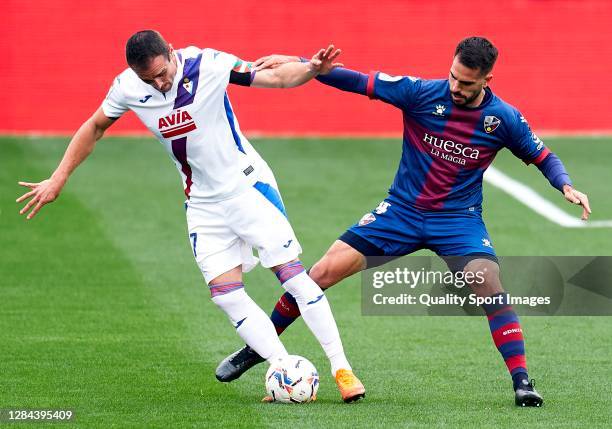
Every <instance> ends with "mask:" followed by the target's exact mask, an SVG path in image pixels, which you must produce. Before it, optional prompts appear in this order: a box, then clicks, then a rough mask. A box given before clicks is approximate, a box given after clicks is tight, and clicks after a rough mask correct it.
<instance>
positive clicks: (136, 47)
mask: <svg viewBox="0 0 612 429" xmlns="http://www.w3.org/2000/svg"><path fill="white" fill-rule="evenodd" d="M160 55H164V56H165V57H166V58H168V59H170V45H168V42H166V41H165V40H164V38H163V37H162V35H161V34H159V33H158V32H157V31H155V30H143V31H139V32H137V33H134V34H132V36H131V37H130V38H129V39H128V41H127V43H126V44H125V59H126V60H127V63H128V65H129V66H130V67H131V68H133V69H137V70H144V69H146V68H147V67H148V66H149V62H150V61H151V60H152V59H153V58H155V57H158V56H160Z"/></svg>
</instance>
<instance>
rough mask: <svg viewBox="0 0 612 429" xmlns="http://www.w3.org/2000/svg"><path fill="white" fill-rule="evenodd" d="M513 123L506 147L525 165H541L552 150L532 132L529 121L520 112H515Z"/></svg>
mask: <svg viewBox="0 0 612 429" xmlns="http://www.w3.org/2000/svg"><path fill="white" fill-rule="evenodd" d="M513 116H514V117H513V118H512V119H513V122H512V123H511V129H510V132H509V133H508V137H507V138H506V141H505V146H506V147H507V148H508V149H510V150H511V151H512V153H513V154H514V155H515V156H516V157H517V158H520V159H522V160H523V162H524V163H525V164H536V165H537V164H539V163H540V162H542V161H543V160H544V158H546V156H548V154H549V153H550V150H549V149H548V148H547V147H546V145H544V142H543V141H542V140H540V138H539V137H538V136H537V135H536V134H535V133H534V132H533V131H531V128H530V127H529V124H528V123H527V120H526V119H525V117H524V116H523V115H521V113H520V112H519V111H514V112H513Z"/></svg>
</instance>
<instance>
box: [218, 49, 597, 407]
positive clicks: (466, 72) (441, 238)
mask: <svg viewBox="0 0 612 429" xmlns="http://www.w3.org/2000/svg"><path fill="white" fill-rule="evenodd" d="M496 59H497V49H496V48H495V47H494V46H493V44H491V42H489V41H488V40H487V39H485V38H482V37H469V38H467V39H464V40H462V41H461V42H460V43H459V45H458V46H457V48H456V51H455V55H454V58H453V63H452V65H451V68H450V73H449V77H448V79H438V80H424V79H419V78H415V77H410V76H389V75H387V74H384V73H370V74H369V75H365V74H362V73H359V72H356V71H352V70H347V69H344V68H338V69H336V70H333V71H332V72H330V73H329V74H327V75H324V76H319V77H318V80H320V81H321V82H323V83H324V84H327V85H330V86H333V87H336V88H338V89H341V90H344V91H349V92H354V93H357V94H362V95H367V96H368V97H370V98H372V99H378V100H381V101H383V102H385V103H389V104H392V105H393V106H395V107H397V108H399V109H401V110H402V113H403V119H404V136H403V151H402V158H401V160H400V164H399V169H398V172H397V174H396V176H395V180H394V182H393V184H392V185H391V188H390V189H389V194H388V196H387V198H385V200H384V201H383V202H382V203H380V205H379V206H378V207H377V208H376V209H375V210H373V211H372V212H370V213H367V214H366V215H365V216H363V217H362V218H361V220H360V221H359V222H358V223H357V224H355V225H353V226H352V227H350V228H349V229H348V230H347V231H346V232H345V233H344V234H342V236H341V237H340V238H339V239H338V240H337V241H336V242H335V243H334V244H333V245H332V246H331V248H330V249H329V250H328V251H327V253H326V254H325V255H324V256H323V258H321V260H319V261H318V262H317V263H316V264H315V265H314V266H313V267H312V268H311V269H310V272H309V274H310V276H311V277H312V279H313V280H314V281H315V282H316V283H317V284H319V286H321V288H323V289H326V288H328V287H330V286H332V285H334V284H336V283H338V282H339V281H341V280H342V279H344V278H346V277H348V276H350V275H352V274H354V273H357V272H359V271H361V270H364V269H366V268H368V257H372V256H384V257H399V256H403V255H407V254H410V253H412V252H415V251H416V250H419V249H423V248H425V249H430V250H432V251H434V252H435V253H436V254H438V255H439V256H441V257H443V258H444V259H446V260H447V262H448V261H451V260H452V261H453V262H452V263H451V262H449V267H450V268H451V269H452V270H463V271H465V272H473V273H484V279H485V281H484V284H479V285H471V289H472V291H473V293H475V294H477V295H478V296H486V297H490V296H493V297H497V298H496V299H494V300H493V301H494V302H496V303H495V304H491V305H483V307H484V312H485V314H486V315H487V318H488V322H489V327H490V329H491V334H492V337H493V341H494V342H495V345H496V347H497V348H498V350H499V352H500V353H501V355H502V357H503V359H504V361H505V363H506V366H507V368H508V371H509V372H510V375H511V377H512V380H513V387H514V391H515V403H516V404H517V405H520V406H541V405H542V403H543V399H542V397H541V396H540V395H539V394H538V392H536V391H535V389H534V388H533V383H532V381H530V379H529V377H528V375H527V363H526V358H525V345H524V341H523V331H522V328H521V325H520V323H519V319H518V317H517V315H516V313H515V311H514V310H513V308H512V306H511V305H509V303H508V300H507V295H506V294H505V292H504V290H503V288H502V285H501V282H500V279H499V266H498V262H497V258H496V255H495V250H494V249H493V245H492V244H491V239H490V237H489V234H488V232H487V229H486V227H485V224H484V222H483V220H482V207H481V204H482V176H483V173H484V171H485V170H486V169H487V167H488V166H489V165H490V164H491V162H492V161H493V159H494V158H495V155H496V154H497V152H498V151H499V150H501V149H503V148H508V149H510V150H511V151H512V153H513V154H514V155H515V156H517V157H518V158H520V159H522V160H523V161H524V162H525V163H526V164H535V165H536V166H537V167H538V168H539V169H540V171H541V172H542V173H543V174H544V176H545V177H546V178H547V179H548V180H549V182H550V183H551V185H552V186H554V187H555V188H557V189H558V190H559V191H561V192H562V193H563V195H564V196H565V198H566V200H567V201H569V202H571V203H573V204H579V205H582V208H583V212H582V219H584V220H586V219H587V218H588V216H589V213H590V212H591V210H590V207H589V203H588V199H587V196H586V195H585V194H583V193H581V192H579V191H577V190H575V189H574V188H573V187H572V182H571V181H570V178H569V175H568V174H567V172H566V171H565V168H564V167H563V164H562V163H561V161H560V160H559V158H558V157H557V156H556V155H555V154H554V153H552V152H551V151H550V150H549V149H548V148H547V147H546V146H545V145H544V143H543V142H542V141H541V140H540V139H539V138H538V137H537V136H536V135H535V134H534V133H533V132H532V131H531V129H530V128H529V125H528V124H527V121H526V120H525V118H524V117H523V116H522V115H521V113H520V112H519V111H518V110H517V109H516V108H514V107H513V106H511V105H510V104H508V103H506V102H504V101H503V100H502V99H501V98H499V97H497V96H496V95H495V94H494V93H493V92H492V91H491V89H490V88H489V83H490V81H491V78H492V77H493V75H492V73H491V72H492V70H493V65H494V64H495V61H496ZM296 60H297V57H288V56H279V55H276V56H269V57H264V58H262V59H260V60H259V61H258V62H257V63H256V64H258V65H259V67H260V68H266V67H275V66H277V65H279V64H282V63H284V62H289V61H296ZM452 257H459V258H452ZM451 265H452V266H451ZM298 316H299V309H298V306H297V304H296V302H295V300H294V299H293V297H292V296H291V295H290V294H289V293H285V294H284V295H283V296H282V297H281V299H280V300H279V302H278V304H277V305H276V307H275V309H274V311H273V313H272V316H271V319H272V321H273V323H274V324H275V326H276V329H277V332H279V334H280V333H281V332H282V331H283V330H284V329H285V328H286V327H287V326H289V324H290V323H292V322H293V321H294V320H295V319H296V318H297V317H298ZM261 361H263V359H261V358H260V357H259V356H258V355H257V354H256V353H255V352H254V351H252V350H251V349H250V348H249V347H248V346H246V347H245V348H243V349H241V350H239V351H237V352H236V353H234V354H232V355H230V356H228V357H227V358H226V359H225V360H224V361H223V362H221V364H220V365H219V367H218V368H217V374H216V375H217V378H218V379H219V380H220V381H231V380H234V379H236V378H238V377H239V376H240V375H241V374H242V373H244V372H245V371H246V370H248V369H249V368H250V367H252V366H253V365H255V364H257V363H259V362H261Z"/></svg>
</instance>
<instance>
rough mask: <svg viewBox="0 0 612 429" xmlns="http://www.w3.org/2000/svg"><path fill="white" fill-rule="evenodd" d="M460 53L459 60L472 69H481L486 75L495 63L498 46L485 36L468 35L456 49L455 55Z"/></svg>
mask: <svg viewBox="0 0 612 429" xmlns="http://www.w3.org/2000/svg"><path fill="white" fill-rule="evenodd" d="M457 55H459V62H460V63H461V64H463V65H464V66H466V67H468V68H471V69H480V73H481V74H482V75H486V74H487V73H489V72H490V71H491V70H493V66H494V65H495V61H496V60H497V48H496V47H495V46H493V43H491V42H490V41H488V40H487V39H485V38H484V37H468V38H467V39H463V40H462V41H461V42H459V44H458V45H457V49H455V56H457Z"/></svg>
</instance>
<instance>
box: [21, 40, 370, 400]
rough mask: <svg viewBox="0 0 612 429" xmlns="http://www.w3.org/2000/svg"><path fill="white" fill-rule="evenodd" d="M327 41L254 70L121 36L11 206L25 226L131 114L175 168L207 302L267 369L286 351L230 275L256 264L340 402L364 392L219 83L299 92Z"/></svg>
mask: <svg viewBox="0 0 612 429" xmlns="http://www.w3.org/2000/svg"><path fill="white" fill-rule="evenodd" d="M339 53H340V51H339V50H336V51H335V52H334V49H333V46H330V47H328V48H327V49H326V50H323V49H322V50H320V51H319V52H318V53H317V54H315V56H313V58H312V59H311V60H310V62H305V63H289V64H285V65H282V66H280V67H278V68H275V69H267V70H260V71H256V70H254V69H253V67H252V65H251V64H250V63H247V62H243V61H241V60H240V59H238V58H236V57H235V56H233V55H229V54H227V53H224V52H220V51H216V50H214V49H199V48H196V47H193V46H191V47H188V48H185V49H179V50H174V49H173V48H172V46H171V45H169V44H168V43H167V42H166V41H165V40H164V39H163V37H162V36H161V35H160V34H159V33H158V32H156V31H153V30H145V31H140V32H137V33H135V34H134V35H132V37H130V39H129V40H128V42H127V45H126V58H127V62H128V65H129V68H127V69H126V70H125V71H124V72H122V73H121V74H120V75H119V76H117V77H116V79H115V81H114V83H113V85H112V87H111V89H110V91H109V92H108V95H107V96H106V99H105V100H104V101H103V102H102V106H101V107H100V108H99V109H98V110H97V111H96V112H95V113H94V114H93V116H92V117H91V118H89V119H88V120H87V121H85V123H83V125H82V126H81V127H80V128H79V130H78V131H77V132H76V134H75V135H74V137H73V138H72V140H71V142H70V144H69V146H68V148H67V149H66V153H65V154H64V157H63V159H62V161H61V162H60V164H59V166H58V167H57V169H56V170H55V172H54V173H53V174H52V175H51V177H50V178H49V179H47V180H44V181H42V182H39V183H29V182H19V183H20V184H21V185H23V186H26V187H28V188H30V191H29V192H27V193H25V194H24V195H22V196H21V197H20V198H18V199H17V202H22V201H26V200H28V199H29V201H28V202H27V204H26V205H25V206H24V207H23V209H22V210H21V211H20V213H21V214H24V213H27V212H28V211H30V210H31V211H30V212H29V214H28V215H27V218H28V219H31V218H32V217H33V216H35V215H36V213H37V212H38V211H39V210H40V208H41V207H42V206H44V205H45V204H47V203H49V202H52V201H54V200H55V199H56V198H57V196H58V195H59V193H60V192H61V190H62V188H63V187H64V185H65V183H66V181H67V180H68V177H69V176H70V174H71V173H72V172H73V171H74V169H75V168H76V167H77V166H78V165H79V164H80V163H81V162H82V161H83V160H85V158H86V157H87V156H88V155H89V154H90V153H91V151H92V150H93V148H94V146H95V143H96V141H97V140H99V139H100V138H101V137H102V135H103V134H104V132H105V130H106V129H107V128H109V127H110V126H111V125H112V124H113V123H114V122H115V121H116V120H117V119H118V118H119V117H121V116H122V115H123V114H124V113H125V112H127V111H128V110H132V111H133V112H134V113H135V114H136V115H137V116H138V118H139V119H140V120H141V121H142V122H143V123H144V124H145V126H146V127H147V128H148V129H149V130H150V131H151V132H152V133H153V134H154V135H155V136H156V137H157V139H158V140H159V141H160V142H161V143H162V144H163V145H164V147H165V148H166V150H167V151H168V153H169V155H170V157H171V159H172V160H173V161H174V163H175V164H176V167H177V168H178V170H179V173H180V175H181V179H182V181H183V187H184V191H185V195H186V197H187V201H186V203H185V207H186V212H187V225H188V230H189V239H190V245H191V248H192V250H193V255H194V257H195V259H196V262H197V264H198V266H199V268H200V270H201V271H202V274H203V276H204V278H205V280H206V283H207V284H208V287H209V289H210V292H211V296H212V300H213V302H214V303H215V304H216V305H217V306H219V307H220V308H221V309H222V310H223V311H224V312H225V313H226V314H227V316H228V317H229V319H230V321H231V322H232V324H233V325H234V327H235V328H236V331H237V332H238V334H239V335H240V337H242V339H243V340H244V341H245V342H246V343H247V344H248V345H249V346H250V347H251V348H252V349H253V350H255V351H256V352H257V353H258V354H259V355H261V356H262V357H264V358H265V359H266V360H268V361H269V362H270V363H271V362H273V361H275V360H276V359H278V358H280V357H283V356H286V355H287V351H286V350H285V347H284V346H283V344H282V343H281V341H280V339H279V338H278V335H277V334H276V331H275V329H274V326H273V324H272V322H271V321H270V319H269V317H268V316H267V315H266V313H265V312H264V311H263V310H262V309H261V308H260V307H259V306H258V305H257V304H256V303H255V302H254V301H253V300H252V299H251V298H250V297H249V295H248V294H247V293H246V291H245V290H244V284H243V283H242V273H243V272H247V271H249V270H251V269H252V268H253V267H254V266H255V265H256V264H257V262H258V260H257V258H255V257H254V256H253V248H255V249H257V252H258V256H259V259H260V260H261V264H262V265H263V266H264V267H266V268H270V269H271V270H272V271H273V272H274V273H275V274H276V276H277V277H278V279H279V281H280V283H281V285H282V286H283V288H284V289H285V290H286V291H288V292H289V293H291V294H292V295H293V296H294V297H295V299H296V301H297V302H298V304H299V308H300V311H301V313H302V316H303V317H304V321H305V322H306V324H307V326H308V327H309V329H310V330H311V331H312V332H313V334H314V335H315V336H316V338H317V340H319V343H320V344H321V346H322V347H323V349H324V351H325V353H326V355H327V357H328V358H329V360H330V364H331V370H332V375H333V376H334V377H335V378H336V382H337V384H338V388H339V389H340V393H341V395H342V398H343V400H344V401H346V402H350V401H354V400H357V399H360V398H362V397H363V396H364V395H365V389H364V387H363V384H362V383H361V382H360V381H359V379H358V378H357V377H356V376H355V375H354V374H353V372H352V370H351V366H350V364H349V362H348V360H347V359H346V356H345V354H344V350H343V347H342V342H341V340H340V335H339V333H338V328H337V327H336V322H335V320H334V318H333V315H332V312H331V309H330V307H329V303H328V301H327V298H326V297H325V295H324V294H323V292H322V290H321V289H320V288H319V286H318V285H317V284H316V283H315V282H314V281H313V280H312V279H311V278H310V277H309V276H308V274H307V273H306V271H305V270H304V267H303V266H302V264H301V262H300V261H299V259H298V255H299V254H300V253H301V251H302V249H301V247H300V244H299V242H298V240H297V238H296V236H295V234H294V232H293V229H292V228H291V225H290V224H289V221H288V220H287V215H286V212H285V208H284V206H283V202H282V199H281V196H280V194H279V192H278V187H277V185H276V181H275V179H274V175H273V174H272V171H271V170H270V168H269V167H268V165H267V164H266V162H265V161H264V160H263V159H262V158H261V157H260V156H259V154H258V153H257V152H256V151H255V149H253V147H252V146H251V144H250V143H249V142H248V140H247V139H246V138H245V137H244V135H243V134H242V132H241V131H240V127H239V125H238V121H237V120H236V117H235V115H234V112H233V109H232V105H231V103H230V101H229V98H228V95H227V92H226V88H227V85H228V83H233V84H238V85H243V86H254V87H264V88H288V87H294V86H298V85H302V84H304V83H306V82H307V81H309V80H311V79H312V78H313V77H315V76H316V75H317V74H319V73H327V72H329V71H330V70H332V69H333V68H335V67H337V66H339V65H341V64H339V63H334V62H333V61H334V60H335V58H336V57H337V56H338V54H339Z"/></svg>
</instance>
